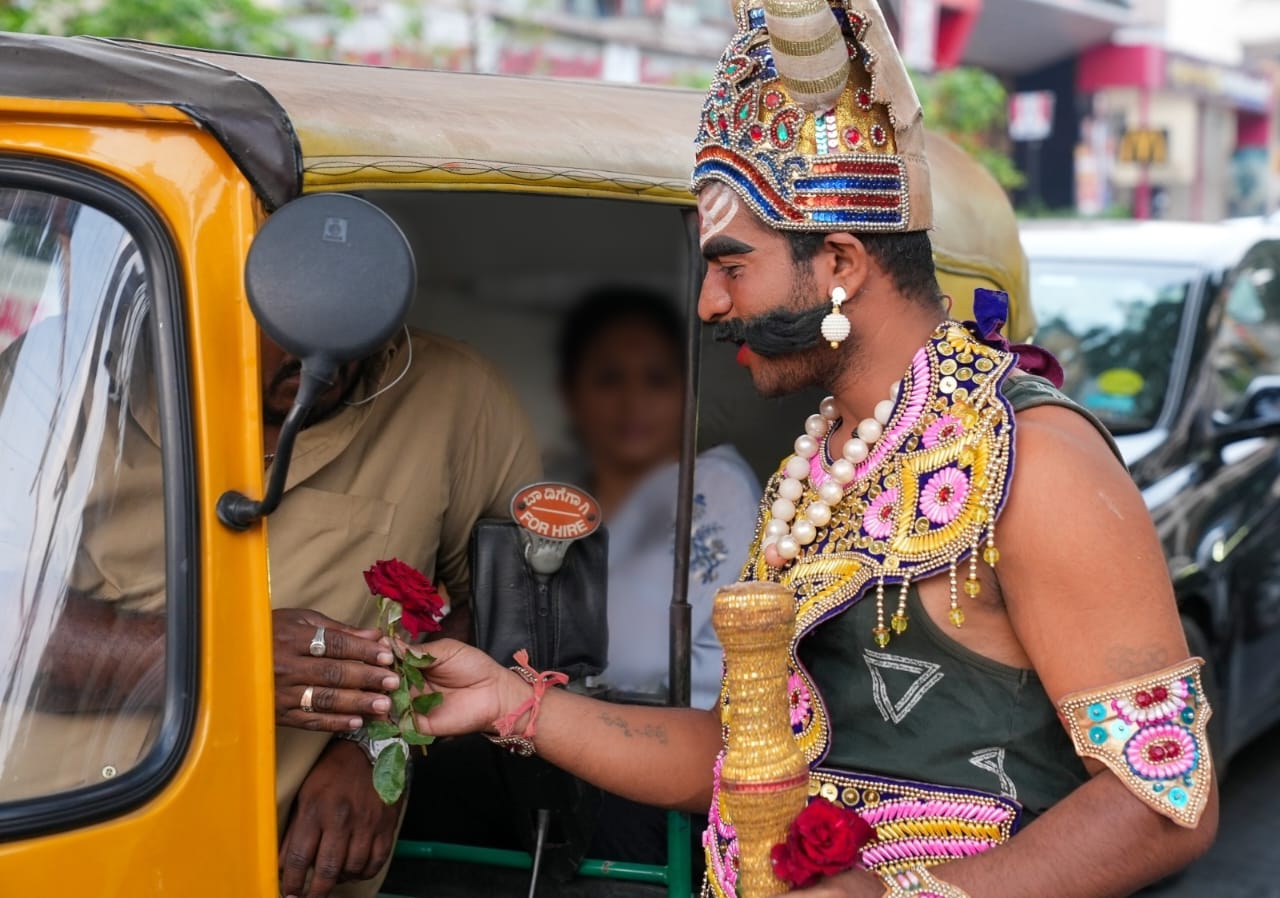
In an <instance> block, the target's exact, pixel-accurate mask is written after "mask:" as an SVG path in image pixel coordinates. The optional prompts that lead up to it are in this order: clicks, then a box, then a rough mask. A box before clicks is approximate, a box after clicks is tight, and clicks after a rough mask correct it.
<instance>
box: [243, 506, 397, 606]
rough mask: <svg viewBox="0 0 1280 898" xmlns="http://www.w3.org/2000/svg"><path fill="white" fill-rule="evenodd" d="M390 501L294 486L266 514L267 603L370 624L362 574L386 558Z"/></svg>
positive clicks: (391, 515)
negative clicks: (376, 562)
mask: <svg viewBox="0 0 1280 898" xmlns="http://www.w3.org/2000/svg"><path fill="white" fill-rule="evenodd" d="M395 516H396V504H395V503H394V502H387V501H386V500H383V499H378V498H373V497H369V496H355V495H350V494H347V493H333V492H327V491H325V490H318V489H314V488H312V487H302V486H299V487H295V488H294V489H292V490H290V491H289V494H288V495H287V496H286V497H285V501H284V502H283V503H281V505H280V508H279V509H278V510H277V511H276V513H275V514H272V515H271V517H270V518H268V519H267V546H268V557H269V559H270V565H271V605H272V607H274V608H309V609H312V610H315V611H319V612H320V613H322V614H327V615H328V616H330V617H332V618H334V619H336V620H340V621H343V622H344V623H348V624H351V625H353V626H370V625H371V624H372V621H373V617H374V616H375V615H376V611H377V609H376V606H375V604H374V602H373V600H372V598H371V597H370V595H369V591H368V589H367V587H366V586H365V583H364V578H363V576H362V574H363V572H364V571H365V570H367V569H368V568H369V567H370V566H371V565H372V564H373V563H374V562H375V561H380V560H382V559H384V558H386V557H387V555H386V552H387V547H388V545H389V544H390V541H391V529H392V526H393V524H394V523H395Z"/></svg>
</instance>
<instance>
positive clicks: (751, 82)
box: [693, 0, 932, 232]
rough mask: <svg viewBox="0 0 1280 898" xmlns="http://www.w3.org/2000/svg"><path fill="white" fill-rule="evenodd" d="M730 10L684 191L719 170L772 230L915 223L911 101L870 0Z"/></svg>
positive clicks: (924, 170)
mask: <svg viewBox="0 0 1280 898" xmlns="http://www.w3.org/2000/svg"><path fill="white" fill-rule="evenodd" d="M737 20H738V31H737V33H736V34H735V35H734V37H733V39H732V40H731V41H730V43H729V46H728V48H727V49H726V50H725V52H724V55H723V56H722V57H721V59H720V63H719V65H718V66H717V67H716V74H715V78H714V80H713V82H712V84H711V89H710V91H709V92H708V94H707V100H706V103H705V105H704V106H703V113H702V121H701V123H700V125H699V128H698V137H697V146H698V155H697V160H696V162H695V165H694V172H693V189H694V191H695V192H696V191H698V190H699V189H701V188H702V187H703V186H704V185H705V184H706V183H707V182H708V181H713V180H714V181H721V182H723V183H725V184H727V185H728V186H729V187H731V188H733V190H734V191H736V192H737V193H738V194H739V195H740V196H741V197H742V198H743V200H745V201H746V202H747V203H748V204H749V205H750V206H751V207H752V208H753V209H754V210H755V212H756V214H757V215H759V216H760V217H761V218H762V219H763V220H764V221H765V223H766V224H768V225H769V226H770V227H773V228H776V229H779V230H788V231H855V232H858V231H864V232H865V231H921V230H927V229H928V228H929V227H930V226H931V224H932V203H931V199H930V192H929V166H928V162H927V161H926V159H925V154H924V126H923V121H922V115H921V111H920V101H919V100H918V99H917V97H916V93H915V89H914V88H913V87H912V85H911V80H910V78H909V76H908V75H907V71H906V67H905V66H904V65H903V62H902V59H901V57H900V56H899V55H898V51H897V48H896V47H895V46H894V45H893V41H892V37H891V35H890V34H889V28H888V25H887V24H886V23H885V20H884V15H883V14H882V13H881V11H880V7H879V5H878V4H877V3H876V0H831V2H828V0H764V3H763V5H762V6H761V5H754V3H750V2H749V3H744V4H743V5H740V6H739V7H738V9H737Z"/></svg>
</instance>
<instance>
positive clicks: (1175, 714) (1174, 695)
mask: <svg viewBox="0 0 1280 898" xmlns="http://www.w3.org/2000/svg"><path fill="white" fill-rule="evenodd" d="M1203 665H1204V659H1202V658H1189V659H1187V660H1186V661H1183V662H1182V663H1180V664H1177V665H1175V666H1173V667H1169V668H1165V669H1164V670H1161V671H1157V672H1156V673H1153V674H1148V675H1146V676H1143V677H1136V678H1134V679H1132V680H1126V681H1124V682H1123V683H1117V684H1115V685H1114V686H1107V687H1104V688H1102V689H1096V690H1091V691H1089V692H1077V693H1074V694H1072V695H1069V696H1067V697H1066V698H1064V699H1063V700H1062V701H1061V702H1059V703H1058V710H1059V711H1060V712H1061V714H1062V717H1063V720H1064V721H1065V722H1066V725H1067V729H1068V731H1069V732H1070V733H1071V739H1072V741H1073V742H1074V743H1075V748H1076V753H1077V754H1078V755H1080V756H1081V757H1082V758H1096V759H1097V760H1099V761H1101V762H1102V763H1104V764H1106V765H1107V767H1108V768H1110V770H1111V772H1112V773H1114V774H1115V775H1116V776H1118V777H1120V779H1121V781H1122V782H1124V784H1125V785H1126V786H1128V787H1129V790H1130V791H1131V792H1133V794H1134V795H1136V796H1138V798H1140V799H1142V801H1144V802H1146V803H1147V804H1148V805H1149V806H1150V807H1151V808H1152V809H1154V810H1155V811H1156V812H1157V813H1159V814H1163V815H1164V816H1166V817H1168V818H1169V819H1171V820H1173V821H1174V822H1175V823H1177V824H1179V825H1180V826H1185V827H1188V828H1194V827H1195V826H1196V824H1197V823H1198V822H1199V820H1200V814H1201V813H1202V812H1203V811H1204V807H1205V803H1206V802H1207V801H1208V798H1209V786H1210V785H1211V783H1212V780H1213V761H1212V758H1210V756H1209V740H1208V738H1207V737H1206V727H1207V725H1208V723H1209V717H1210V715H1211V714H1212V713H1213V710H1212V709H1211V708H1210V707H1209V702H1208V701H1207V700H1206V698H1205V695H1204V689H1203V687H1202V686H1201V683H1200V668H1201V667H1202V666H1203Z"/></svg>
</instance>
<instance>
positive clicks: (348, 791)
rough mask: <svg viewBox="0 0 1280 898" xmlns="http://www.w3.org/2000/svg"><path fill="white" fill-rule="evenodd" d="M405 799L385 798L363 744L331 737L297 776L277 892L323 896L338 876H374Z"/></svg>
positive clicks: (290, 897)
mask: <svg viewBox="0 0 1280 898" xmlns="http://www.w3.org/2000/svg"><path fill="white" fill-rule="evenodd" d="M404 801H405V799H404V797H403V796H402V797H401V799H400V801H399V802H397V803H396V804H394V805H386V804H384V803H383V801H382V799H381V798H379V797H378V793H377V792H376V791H374V788H373V772H372V768H371V767H370V766H369V758H368V757H367V756H366V755H365V753H364V749H362V748H361V747H360V746H359V745H356V744H355V743H354V742H347V741H344V740H341V739H335V740H333V742H331V743H330V744H329V747H328V748H326V749H325V751H324V754H322V755H321V756H320V760H318V761H316V765H315V766H314V767H312V768H311V772H310V773H308V774H307V778H306V779H304V780H303V781H302V788H301V789H300V790H298V799H297V802H296V804H295V806H294V810H293V816H292V818H291V819H290V820H289V826H288V828H287V829H286V830H285V833H284V839H283V841H282V842H281V843H280V861H279V863H280V876H281V880H280V888H281V894H282V895H285V896H286V898H326V896H327V895H328V894H329V893H330V892H331V891H332V890H333V887H334V886H335V885H337V884H338V883H339V882H346V881H348V880H353V879H357V880H358V879H372V878H373V877H375V876H377V875H378V873H379V872H380V871H381V870H382V868H383V867H384V866H386V863H387V861H388V860H389V859H390V858H391V851H392V849H393V848H394V847H395V841H396V830H397V829H398V827H399V823H400V812H401V809H402V806H403V803H404ZM308 872H310V873H311V882H310V883H309V884H308V883H307V874H308Z"/></svg>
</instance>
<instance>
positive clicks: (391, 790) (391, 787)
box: [373, 742, 408, 805]
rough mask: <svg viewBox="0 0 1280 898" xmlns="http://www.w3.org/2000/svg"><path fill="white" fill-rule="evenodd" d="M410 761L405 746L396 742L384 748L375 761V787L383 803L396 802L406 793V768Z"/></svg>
mask: <svg viewBox="0 0 1280 898" xmlns="http://www.w3.org/2000/svg"><path fill="white" fill-rule="evenodd" d="M407 761H408V756H407V755H406V754H405V750H404V746H403V745H401V744H400V743H398V742H397V743H396V744H394V745H392V746H389V747H388V748H385V749H383V751H382V754H380V755H378V760H376V761H374V762H373V788H374V789H375V790H377V792H378V797H379V798H381V799H382V802H383V804H389V805H390V804H395V803H396V802H397V801H399V800H400V796H401V795H403V794H404V768H405V764H406V762H407Z"/></svg>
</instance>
